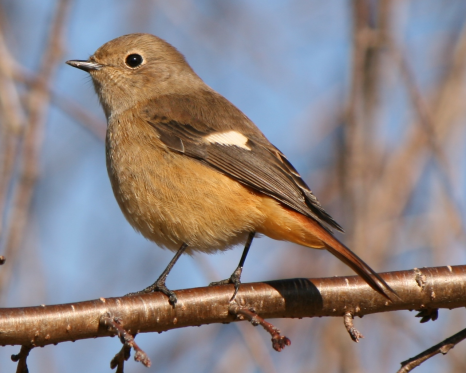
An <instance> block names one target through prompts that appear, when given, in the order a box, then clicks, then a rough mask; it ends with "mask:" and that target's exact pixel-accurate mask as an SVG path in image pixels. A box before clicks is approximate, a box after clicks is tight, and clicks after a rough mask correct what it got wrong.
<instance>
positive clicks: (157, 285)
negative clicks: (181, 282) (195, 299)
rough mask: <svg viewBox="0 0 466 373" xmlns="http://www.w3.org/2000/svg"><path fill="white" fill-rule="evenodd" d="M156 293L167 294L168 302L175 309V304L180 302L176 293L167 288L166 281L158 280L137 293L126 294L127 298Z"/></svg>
mask: <svg viewBox="0 0 466 373" xmlns="http://www.w3.org/2000/svg"><path fill="white" fill-rule="evenodd" d="M156 291H160V292H161V293H163V294H165V295H166V296H167V297H168V301H169V302H170V304H171V305H172V306H173V307H175V304H176V302H177V301H178V298H177V297H176V294H175V292H173V291H171V290H170V289H168V288H167V287H166V285H165V279H158V280H157V281H155V282H154V283H153V284H152V285H150V286H148V287H146V288H145V289H142V290H140V291H136V292H134V293H129V294H126V296H131V295H141V294H147V293H153V292H156Z"/></svg>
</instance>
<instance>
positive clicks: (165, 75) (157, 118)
mask: <svg viewBox="0 0 466 373" xmlns="http://www.w3.org/2000/svg"><path fill="white" fill-rule="evenodd" d="M67 64H69V65H71V66H73V67H76V68H78V69H81V70H84V71H87V72H88V73H89V74H90V75H91V77H92V81H93V83H94V87H95V91H96V92H97V95H98V96H99V99H100V103H101V104H102V107H103V109H104V112H105V115H106V117H107V122H108V129H107V137H106V157H107V170H108V174H109V177H110V181H111V184H112V188H113V192H114V194H115V197H116V200H117V201H118V204H119V205H120V208H121V210H122V212H123V214H124V215H125V217H126V219H127V220H128V221H129V222H130V224H131V225H132V226H133V227H134V228H135V229H136V230H137V231H139V232H141V233H142V235H143V236H144V237H146V238H148V239H149V240H152V241H154V242H155V243H156V244H157V245H159V246H161V247H165V248H168V249H170V250H172V251H177V253H176V255H175V256H174V258H173V259H172V261H171V262H170V264H169V265H168V267H167V268H166V269H165V271H164V272H163V273H162V275H161V276H160V277H159V279H158V280H157V281H156V282H155V283H154V284H153V285H151V286H149V287H147V288H146V289H144V290H142V291H141V292H150V291H162V292H163V293H165V294H166V295H167V296H168V297H169V300H170V302H171V303H172V304H173V305H174V304H175V303H176V295H175V294H174V293H173V292H172V291H170V290H168V289H167V287H166V286H165V279H166V277H167V275H168V273H169V272H170V269H171V268H172V267H173V265H174V264H175V262H176V261H177V259H178V258H179V257H180V255H181V254H182V253H183V252H193V251H201V252H206V253H213V252H215V251H218V250H226V249H228V248H230V247H232V246H235V245H238V244H245V249H244V252H243V255H242V257H241V260H240V263H239V266H238V268H237V269H236V270H235V272H233V274H232V276H231V277H230V278H229V279H228V280H224V281H221V282H219V283H228V282H229V283H233V284H235V293H234V295H233V298H234V297H235V295H236V292H237V291H238V288H239V284H240V277H241V272H242V268H243V264H244V260H245V259H246V255H247V252H248V250H249V247H250V245H251V242H252V240H253V238H254V235H255V234H256V233H261V234H265V235H266V236H269V237H271V238H273V239H276V240H286V241H290V242H294V243H297V244H299V245H303V246H307V247H310V248H314V249H326V250H328V251H329V252H330V253H332V254H333V255H335V256H336V257H337V258H338V259H340V260H341V261H342V262H344V263H345V264H347V265H348V266H349V267H351V268H352V269H353V270H354V271H355V272H356V273H357V274H359V275H360V276H361V277H362V278H363V279H364V280H365V281H366V282H367V283H368V284H369V285H370V286H371V287H372V288H373V289H374V290H376V291H377V292H379V293H380V294H382V295H384V296H385V297H387V298H389V296H388V295H387V292H386V291H388V294H389V293H390V292H391V293H394V291H393V290H392V289H391V288H390V287H389V286H388V285H387V284H386V283H385V281H384V280H383V279H382V278H381V277H380V276H379V275H378V274H377V273H375V272H374V271H373V270H372V269H371V268H370V267H369V266H368V265H367V264H366V263H364V262H363V261H362V260H361V259H360V258H359V257H358V256H356V254H354V253H353V252H352V251H350V250H349V249H348V248H347V247H346V246H344V245H343V244H342V243H341V242H339V241H338V240H337V239H336V238H335V237H334V236H333V235H332V233H331V230H330V229H331V228H334V229H337V230H339V231H342V228H341V227H340V225H338V223H336V222H335V220H333V219H332V217H331V216H330V215H328V214H327V213H326V212H325V211H324V209H323V208H322V206H321V205H320V203H319V201H318V200H317V198H316V197H315V196H314V194H313V193H312V192H311V190H310V189H309V187H308V186H307V185H306V183H305V182H304V181H303V179H302V178H301V176H300V175H299V173H298V172H297V171H296V170H295V168H294V167H293V166H292V165H291V163H290V162H289V161H288V160H287V159H286V157H285V156H284V155H283V153H282V152H280V150H278V149H277V148H276V147H275V146H273V145H272V144H271V143H270V142H269V141H268V140H267V138H266V137H265V136H264V135H263V134H262V132H261V131H260V130H259V129H258V128H257V127H256V126H255V125H254V123H253V122H252V121H251V120H250V119H249V118H248V117H247V116H246V115H244V114H243V113H242V112H241V111H240V110H239V109H237V108H236V107H235V106H234V105H233V104H232V103H230V102H229V101H228V100H227V99H225V98H224V97H223V96H221V95H220V94H218V93H217V92H215V91H214V90H213V89H212V88H210V87H209V86H207V85H206V84H205V83H204V82H203V81H202V80H201V78H199V76H197V75H196V73H195V72H194V71H193V70H192V69H191V67H190V66H189V64H188V63H187V62H186V60H185V58H184V57H183V55H182V54H181V53H179V52H178V51H177V50H176V49H175V48H174V47H173V46H171V45H170V44H168V43H167V42H165V41H164V40H162V39H160V38H158V37H156V36H153V35H149V34H130V35H125V36H121V37H119V38H117V39H114V40H112V41H110V42H108V43H106V44H104V45H103V46H102V47H100V48H99V49H98V50H97V51H96V52H95V53H94V54H93V55H92V56H91V57H90V58H89V59H88V60H87V61H82V60H73V61H67ZM219 283H216V284H219ZM233 298H232V299H233Z"/></svg>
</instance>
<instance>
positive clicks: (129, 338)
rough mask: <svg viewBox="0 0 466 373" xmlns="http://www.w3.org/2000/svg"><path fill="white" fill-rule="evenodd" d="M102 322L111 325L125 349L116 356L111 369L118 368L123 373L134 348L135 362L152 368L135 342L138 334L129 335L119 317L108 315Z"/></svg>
mask: <svg viewBox="0 0 466 373" xmlns="http://www.w3.org/2000/svg"><path fill="white" fill-rule="evenodd" d="M102 321H103V324H104V325H110V326H111V327H112V328H113V329H115V330H116V331H117V333H118V337H120V340H121V343H123V347H122V349H121V350H120V352H119V353H118V354H116V355H115V357H114V358H113V359H112V361H111V362H110V367H111V368H112V369H114V368H115V367H117V366H118V369H117V373H120V372H121V373H123V367H124V362H125V360H128V359H129V357H130V353H131V348H133V349H134V351H135V352H136V353H135V354H134V360H135V361H138V362H141V363H142V364H143V365H144V366H146V367H148V368H149V367H150V366H151V361H150V359H149V357H148V356H147V354H146V353H145V352H144V351H143V350H142V349H141V348H140V347H139V346H138V344H137V343H136V341H135V340H134V337H135V336H136V334H135V335H134V336H133V335H131V334H130V333H128V332H127V331H126V330H125V329H124V328H123V324H122V321H121V319H120V318H117V317H113V318H112V317H110V316H108V315H107V316H106V317H104V318H103V320H102Z"/></svg>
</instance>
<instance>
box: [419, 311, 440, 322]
mask: <svg viewBox="0 0 466 373" xmlns="http://www.w3.org/2000/svg"><path fill="white" fill-rule="evenodd" d="M418 311H419V313H418V314H417V315H416V317H421V320H420V321H419V322H420V323H421V324H423V323H425V322H427V321H430V320H432V321H435V320H437V319H438V308H426V309H424V310H418Z"/></svg>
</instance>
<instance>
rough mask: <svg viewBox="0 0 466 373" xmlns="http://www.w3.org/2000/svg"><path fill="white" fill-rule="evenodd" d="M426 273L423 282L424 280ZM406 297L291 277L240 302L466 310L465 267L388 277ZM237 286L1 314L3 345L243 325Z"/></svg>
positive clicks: (356, 284)
mask: <svg viewBox="0 0 466 373" xmlns="http://www.w3.org/2000/svg"><path fill="white" fill-rule="evenodd" d="M420 272H421V273H422V276H423V283H422V286H420V285H419V283H418V281H416V279H417V278H419V273H420ZM381 276H382V277H383V278H384V280H385V281H387V283H388V284H389V285H390V286H391V287H392V288H393V289H394V290H395V291H396V292H397V293H398V295H399V296H400V298H401V300H394V301H393V302H390V301H387V300H386V299H385V298H384V297H382V296H381V295H379V294H378V293H376V292H375V291H373V290H372V289H371V288H370V287H369V286H368V285H367V284H366V283H365V282H364V281H363V280H362V279H361V278H360V277H358V276H352V277H333V278H317V279H290V280H278V281H269V282H263V283H249V284H242V285H241V288H240V291H239V292H238V295H237V297H236V300H237V302H238V304H239V305H240V306H248V307H252V308H253V309H254V310H255V312H256V313H257V314H258V315H259V316H260V317H262V318H301V317H315V316H337V317H343V316H344V315H345V314H347V313H351V314H352V315H353V316H360V317H361V316H363V315H367V314H371V313H378V312H387V311H396V310H413V309H416V310H420V309H436V308H448V309H452V308H457V307H464V306H466V281H465V279H466V266H455V267H450V266H447V267H434V268H423V269H422V270H419V269H415V270H409V271H399V272H390V273H385V274H381ZM233 288H234V287H233V285H222V286H212V287H204V288H194V289H185V290H179V291H177V292H176V293H177V296H178V303H177V305H176V308H173V307H172V306H171V305H170V304H169V303H168V301H167V298H166V296H165V295H163V294H160V293H152V294H144V295H137V296H131V297H120V298H108V299H105V298H100V299H98V300H92V301H86V302H79V303H70V304H60V305H52V306H44V305H42V306H38V307H27V308H3V309H0V344H1V345H23V346H45V345H49V344H54V343H59V342H65V341H76V340H78V339H86V338H96V337H106V336H113V335H115V334H116V332H115V330H109V329H108V327H107V326H106V325H105V322H104V320H105V319H106V318H108V317H109V316H108V315H111V316H112V317H117V318H118V319H119V320H122V322H123V323H124V325H125V330H126V331H128V333H131V334H136V333H147V332H162V331H166V330H170V329H175V328H183V327H187V326H199V325H204V324H212V323H228V322H232V321H237V318H236V316H235V315H232V314H231V313H230V312H229V309H230V304H229V299H230V297H231V294H232V293H233V290H234V289H233Z"/></svg>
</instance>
